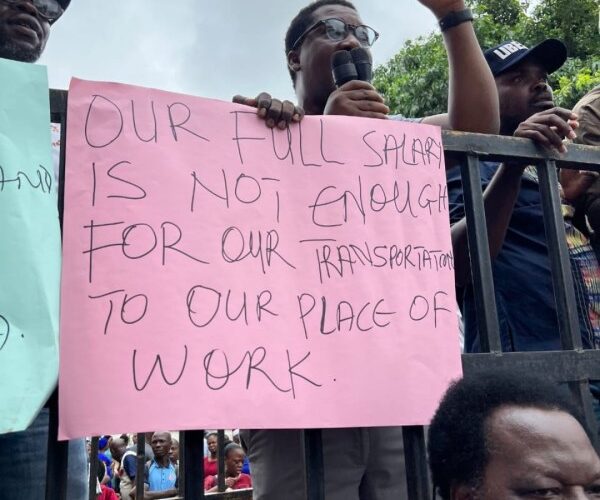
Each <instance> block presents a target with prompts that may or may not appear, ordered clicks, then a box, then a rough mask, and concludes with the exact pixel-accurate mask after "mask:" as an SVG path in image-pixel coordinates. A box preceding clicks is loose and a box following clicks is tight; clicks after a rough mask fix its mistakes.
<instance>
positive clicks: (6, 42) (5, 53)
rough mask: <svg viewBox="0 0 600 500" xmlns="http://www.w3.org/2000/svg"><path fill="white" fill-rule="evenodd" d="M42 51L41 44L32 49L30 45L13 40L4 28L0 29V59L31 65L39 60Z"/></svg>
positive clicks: (42, 46)
mask: <svg viewBox="0 0 600 500" xmlns="http://www.w3.org/2000/svg"><path fill="white" fill-rule="evenodd" d="M43 49H44V45H43V44H38V45H37V46H36V47H32V46H31V45H24V44H21V43H19V42H18V41H15V40H13V39H12V38H11V37H10V36H9V35H8V33H7V32H6V29H5V27H4V26H2V27H0V57H3V58H4V59H12V60H13V61H21V62H28V63H33V62H36V61H37V60H38V59H39V58H40V56H41V55H42V51H43Z"/></svg>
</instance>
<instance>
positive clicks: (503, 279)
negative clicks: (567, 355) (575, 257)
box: [446, 162, 593, 352]
mask: <svg viewBox="0 0 600 500" xmlns="http://www.w3.org/2000/svg"><path fill="white" fill-rule="evenodd" d="M498 166H499V164H498V163H493V162H481V163H480V171H481V185H482V189H485V188H486V187H487V186H488V184H489V183H490V181H491V180H492V177H493V176H494V174H495V172H496V170H497V169H498ZM446 175H447V181H448V199H449V205H450V221H451V223H452V224H454V223H456V222H458V221H459V220H460V219H462V218H463V217H464V197H463V191H462V183H461V179H460V167H459V166H457V167H453V168H451V169H449V170H448V171H447V174H446ZM492 270H493V275H494V288H495V294H496V307H497V309H498V321H499V326H500V336H501V342H502V350H503V351H548V350H560V349H561V344H560V338H559V328H558V320H557V315H556V305H555V302H554V291H553V288H552V274H551V269H550V259H549V256H548V248H547V243H546V234H545V232H544V219H543V212H542V206H541V197H540V193H539V187H538V183H537V180H536V179H535V178H534V177H533V176H530V175H529V174H528V173H527V172H525V173H524V174H523V179H522V182H521V190H520V192H519V195H518V197H517V200H516V202H515V207H514V210H513V214H512V217H511V219H510V224H509V226H508V230H507V232H506V237H505V240H504V244H503V246H502V250H501V251H500V253H499V255H498V256H497V257H496V259H495V261H494V262H493V264H492ZM573 279H574V282H575V289H576V295H577V297H578V298H581V297H584V296H585V295H586V294H585V291H584V283H582V278H581V276H580V275H579V274H577V273H574V275H573ZM458 299H459V302H460V303H461V309H462V312H463V318H464V322H465V352H479V351H480V344H479V337H478V332H477V317H476V311H475V297H474V293H473V287H472V286H471V285H469V286H467V287H466V288H465V289H464V290H462V297H461V295H460V291H459V297H458ZM586 306H587V304H586V303H585V301H584V300H578V301H577V309H578V315H579V323H580V328H581V336H582V341H583V347H584V348H585V349H590V348H592V347H593V344H592V339H593V332H592V331H590V329H591V325H590V324H589V321H587V308H586Z"/></svg>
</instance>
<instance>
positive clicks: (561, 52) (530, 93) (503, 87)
mask: <svg viewBox="0 0 600 500" xmlns="http://www.w3.org/2000/svg"><path fill="white" fill-rule="evenodd" d="M485 58H486V60H487V62H488V64H489V66H490V69H491V70H492V74H493V75H494V78H495V79H496V87H497V88H498V97H499V99H500V121H501V133H502V134H505V135H510V134H512V133H513V132H514V131H515V129H516V128H517V127H518V126H519V124H520V123H521V122H523V121H525V120H527V118H529V117H530V116H531V115H533V114H535V113H538V112H540V111H544V110H546V109H550V108H552V107H553V106H554V100H553V96H552V89H551V88H550V86H549V85H548V75H549V74H551V73H553V72H554V71H556V70H557V69H559V68H560V67H561V66H562V65H563V64H564V62H565V61H566V59H567V48H566V46H565V45H564V44H563V43H562V42H561V41H560V40H555V39H548V40H545V41H543V42H542V43H540V44H538V45H536V46H535V47H533V48H531V49H528V48H527V47H525V46H524V45H523V44H521V43H519V42H515V41H512V42H504V43H502V44H500V45H498V46H496V47H493V48H491V49H489V50H486V51H485Z"/></svg>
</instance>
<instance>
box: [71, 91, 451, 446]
mask: <svg viewBox="0 0 600 500" xmlns="http://www.w3.org/2000/svg"><path fill="white" fill-rule="evenodd" d="M68 123H69V129H68V137H67V144H68V146H67V155H68V158H67V174H66V175H67V183H66V207H65V234H64V274H63V290H62V333H61V335H62V337H61V340H62V358H61V381H60V383H61V391H60V396H61V424H60V425H61V436H62V437H63V438H67V437H74V436H83V435H94V434H98V433H106V432H124V431H134V430H136V431H143V430H155V429H159V428H160V429H162V428H169V429H190V428H229V427H232V426H233V427H236V428H237V427H248V428H261V427H263V428H265V427H266V428H274V427H281V428H289V427H300V428H303V427H344V426H377V425H400V424H417V423H425V422H427V421H428V419H429V418H430V416H431V414H432V413H433V410H434V409H435V406H436V404H437V402H438V400H439V397H440V395H441V394H442V392H443V391H444V389H445V388H446V386H447V384H448V382H449V380H450V379H452V378H455V377H457V376H458V375H459V374H460V357H459V347H458V339H457V333H456V326H457V320H456V312H455V299H454V284H453V256H452V249H451V243H450V235H449V225H448V200H447V192H446V185H445V176H444V163H443V150H442V145H441V139H440V133H439V130H438V129H437V128H434V127H429V126H422V125H417V124H413V123H402V122H398V121H393V120H387V121H376V120H360V119H350V118H345V117H307V118H305V119H304V120H303V121H302V123H301V124H300V125H294V126H292V127H291V128H290V129H288V130H285V131H281V130H274V131H272V130H269V129H268V128H267V127H266V126H265V125H264V123H263V122H262V121H261V120H259V119H258V118H256V116H255V113H254V111H253V110H252V109H250V108H246V107H243V106H239V105H234V104H230V103H225V102H219V101H213V100H208V99H200V98H195V97H190V96H184V95H178V94H171V93H167V92H162V91H156V90H148V89H142V88H138V87H131V86H126V85H118V84H99V83H93V82H85V81H79V80H75V81H74V82H73V84H72V86H71V90H70V95H69V121H68ZM106 391H108V392H106ZM108 393H110V398H111V405H110V408H109V407H106V408H105V407H104V405H102V404H98V403H99V402H101V401H102V400H103V398H105V397H106V395H107V394H108ZM111 408H113V409H114V408H121V409H122V410H123V411H118V412H115V411H114V410H111Z"/></svg>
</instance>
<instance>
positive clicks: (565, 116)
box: [514, 107, 579, 153]
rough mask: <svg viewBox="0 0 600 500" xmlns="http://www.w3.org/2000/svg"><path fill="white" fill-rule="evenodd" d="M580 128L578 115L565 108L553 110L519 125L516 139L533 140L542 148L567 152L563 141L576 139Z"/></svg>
mask: <svg viewBox="0 0 600 500" xmlns="http://www.w3.org/2000/svg"><path fill="white" fill-rule="evenodd" d="M578 126H579V122H578V121H577V115H576V114H575V113H573V112H572V111H571V110H568V109H565V108H558V107H556V108H552V109H548V110H546V111H542V112H540V113H536V114H535V115H532V116H531V117H530V118H528V119H527V120H525V121H524V122H523V123H521V124H520V125H519V127H518V128H517V130H516V131H515V134H514V135H515V137H523V138H527V139H532V140H534V141H535V142H537V143H538V144H540V145H541V146H545V147H547V148H553V149H556V150H557V151H558V152H560V153H565V152H566V151H567V149H566V147H565V145H564V143H563V139H564V138H567V139H571V140H573V139H575V138H576V137H577V134H575V129H576V128H577V127H578Z"/></svg>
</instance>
